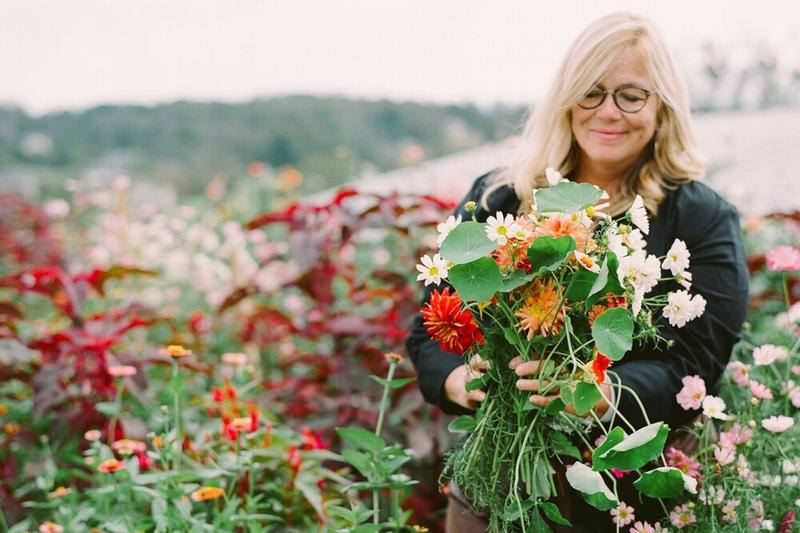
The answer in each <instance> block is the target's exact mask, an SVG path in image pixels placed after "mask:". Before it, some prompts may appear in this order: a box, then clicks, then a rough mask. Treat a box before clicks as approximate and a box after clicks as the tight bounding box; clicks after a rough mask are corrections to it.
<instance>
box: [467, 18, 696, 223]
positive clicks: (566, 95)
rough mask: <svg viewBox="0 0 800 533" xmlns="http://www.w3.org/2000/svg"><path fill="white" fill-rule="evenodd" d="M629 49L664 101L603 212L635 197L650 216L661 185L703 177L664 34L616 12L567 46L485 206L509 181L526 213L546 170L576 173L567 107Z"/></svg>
mask: <svg viewBox="0 0 800 533" xmlns="http://www.w3.org/2000/svg"><path fill="white" fill-rule="evenodd" d="M632 46H633V47H636V48H637V49H638V51H639V52H640V53H641V54H642V56H643V58H644V61H645V65H646V69H647V71H648V73H649V75H650V77H651V79H652V81H653V85H654V88H655V92H656V93H657V94H658V98H660V100H661V102H660V105H659V109H658V112H657V115H656V132H655V134H654V135H653V139H651V141H650V142H649V143H648V145H647V146H646V147H645V149H644V151H643V153H642V155H641V157H640V158H639V160H638V161H637V162H636V163H634V165H633V166H632V167H631V169H630V170H629V172H628V175H627V176H626V177H625V178H624V179H623V182H622V183H621V184H620V188H619V190H618V191H617V193H616V194H615V195H614V196H613V197H612V203H611V206H610V207H609V208H608V209H607V210H606V212H607V213H608V214H610V215H617V214H619V213H622V212H624V211H625V210H627V209H628V208H629V207H630V205H631V202H632V201H633V198H634V197H635V196H636V195H637V194H639V195H641V196H642V199H643V200H644V203H645V207H646V208H647V210H648V211H649V212H650V213H651V214H653V215H655V214H656V212H657V210H658V204H659V203H660V202H661V200H662V199H663V198H664V194H665V193H664V190H663V189H664V188H674V187H675V186H677V185H679V184H681V183H685V182H688V181H691V180H694V179H699V178H701V177H702V176H703V174H704V168H703V164H702V161H701V159H700V156H699V154H698V152H697V147H696V141H695V137H694V133H693V131H692V126H691V117H690V112H689V94H688V90H687V88H686V83H685V81H684V79H683V78H682V76H680V75H679V74H678V72H677V69H676V68H675V64H674V61H673V59H672V56H671V55H670V53H669V50H668V49H667V47H666V45H665V43H664V39H663V37H662V36H661V33H660V32H659V31H658V29H657V28H656V27H655V25H654V24H653V23H652V22H651V21H649V20H648V19H646V18H644V17H642V16H639V15H636V14H633V13H614V14H610V15H606V16H605V17H602V18H600V19H598V20H596V21H595V22H593V23H592V24H591V25H589V27H587V28H586V29H585V30H584V31H583V32H582V33H581V34H580V35H579V36H578V38H577V39H576V40H575V41H574V42H573V43H572V46H571V47H570V49H569V51H568V52H567V55H566V57H565V58H564V61H563V62H562V63H561V67H560V68H559V70H558V73H557V74H556V79H555V80H554V83H553V84H552V85H551V87H550V90H549V91H548V92H547V94H546V95H545V97H544V99H543V100H542V101H541V102H540V103H539V104H538V105H537V106H536V107H535V108H534V109H533V110H532V111H531V112H530V114H529V118H528V120H527V123H526V124H525V129H524V131H523V134H522V138H521V139H520V144H519V147H518V148H517V151H516V154H515V157H514V159H513V161H512V163H511V165H510V166H509V167H508V168H506V169H504V170H503V171H501V172H499V173H497V174H496V175H495V176H494V177H493V179H492V183H491V184H490V186H489V187H488V188H487V190H486V192H485V193H484V196H483V199H482V203H483V204H484V205H486V200H487V198H488V196H489V195H490V194H491V193H492V192H493V191H494V190H496V189H497V188H499V187H502V186H513V187H514V190H515V192H516V194H517V196H518V197H519V198H520V200H521V204H520V212H521V213H524V212H527V211H529V210H530V201H531V196H532V189H533V188H543V187H547V179H546V178H545V169H546V168H547V167H553V168H555V169H556V170H558V171H559V172H560V173H561V174H562V175H563V176H565V177H570V176H571V175H572V174H573V173H574V171H575V170H576V169H577V165H578V146H577V143H576V142H575V139H574V137H573V135H572V128H571V113H570V109H571V107H572V105H573V104H576V103H577V102H578V101H579V100H580V99H581V98H582V97H583V95H584V94H586V93H587V92H588V91H589V90H590V89H591V88H592V87H594V86H595V84H596V83H597V82H598V81H599V80H601V79H602V78H603V77H604V76H605V75H606V74H608V72H610V71H611V69H612V68H613V67H614V65H615V64H616V62H617V60H618V58H619V57H620V56H621V55H622V54H623V53H624V52H625V51H626V50H627V49H628V48H630V47H632Z"/></svg>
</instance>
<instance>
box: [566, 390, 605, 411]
mask: <svg viewBox="0 0 800 533" xmlns="http://www.w3.org/2000/svg"><path fill="white" fill-rule="evenodd" d="M601 396H602V394H600V389H599V388H598V387H597V385H595V384H594V383H584V382H583V381H581V382H579V383H578V384H577V385H575V393H574V394H573V397H572V405H573V406H574V407H575V412H576V413H578V415H579V416H583V415H585V414H586V413H588V412H589V411H590V410H591V409H592V408H593V407H594V406H595V405H596V404H597V402H598V401H599V400H600V397H601Z"/></svg>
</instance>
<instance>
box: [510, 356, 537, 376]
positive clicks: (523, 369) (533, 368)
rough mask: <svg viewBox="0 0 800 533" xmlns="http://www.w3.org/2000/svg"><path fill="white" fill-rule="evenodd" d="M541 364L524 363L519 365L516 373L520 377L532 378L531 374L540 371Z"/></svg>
mask: <svg viewBox="0 0 800 533" xmlns="http://www.w3.org/2000/svg"><path fill="white" fill-rule="evenodd" d="M539 364H540V361H538V360H537V361H525V362H523V363H519V364H518V365H517V366H516V367H515V368H514V372H515V373H516V374H517V375H518V376H530V375H531V374H535V373H536V372H538V371H539Z"/></svg>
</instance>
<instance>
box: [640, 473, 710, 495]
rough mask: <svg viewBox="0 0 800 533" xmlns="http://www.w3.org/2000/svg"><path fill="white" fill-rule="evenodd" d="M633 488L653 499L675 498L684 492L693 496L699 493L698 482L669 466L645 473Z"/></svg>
mask: <svg viewBox="0 0 800 533" xmlns="http://www.w3.org/2000/svg"><path fill="white" fill-rule="evenodd" d="M633 486H634V487H636V488H637V489H638V490H639V492H641V493H642V494H644V495H645V496H649V497H651V498H675V497H676V496H680V495H681V494H682V493H683V491H684V490H686V491H688V492H690V493H692V494H694V493H696V492H697V489H696V487H697V480H695V479H694V478H692V477H690V476H687V475H686V474H684V473H683V472H681V471H680V470H678V469H677V468H672V467H669V466H662V467H660V468H656V469H653V470H650V471H649V472H645V473H644V474H642V475H641V476H640V477H639V479H637V480H636V481H634V482H633Z"/></svg>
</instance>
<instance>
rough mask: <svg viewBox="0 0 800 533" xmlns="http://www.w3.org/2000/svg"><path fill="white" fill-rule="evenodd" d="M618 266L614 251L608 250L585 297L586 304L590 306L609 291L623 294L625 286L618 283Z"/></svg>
mask: <svg viewBox="0 0 800 533" xmlns="http://www.w3.org/2000/svg"><path fill="white" fill-rule="evenodd" d="M618 268H619V259H617V256H616V254H615V253H614V252H608V253H607V254H606V257H605V259H603V264H602V265H601V266H600V272H599V274H598V275H597V279H595V281H594V283H593V284H592V289H591V290H590V291H589V296H588V297H587V298H586V305H587V306H592V305H594V304H595V303H596V302H597V300H599V299H600V298H603V297H604V296H605V295H606V294H608V293H609V292H610V293H612V294H617V295H619V294H625V288H624V287H623V286H622V285H621V284H620V282H619V277H618V275H617V269H618Z"/></svg>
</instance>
